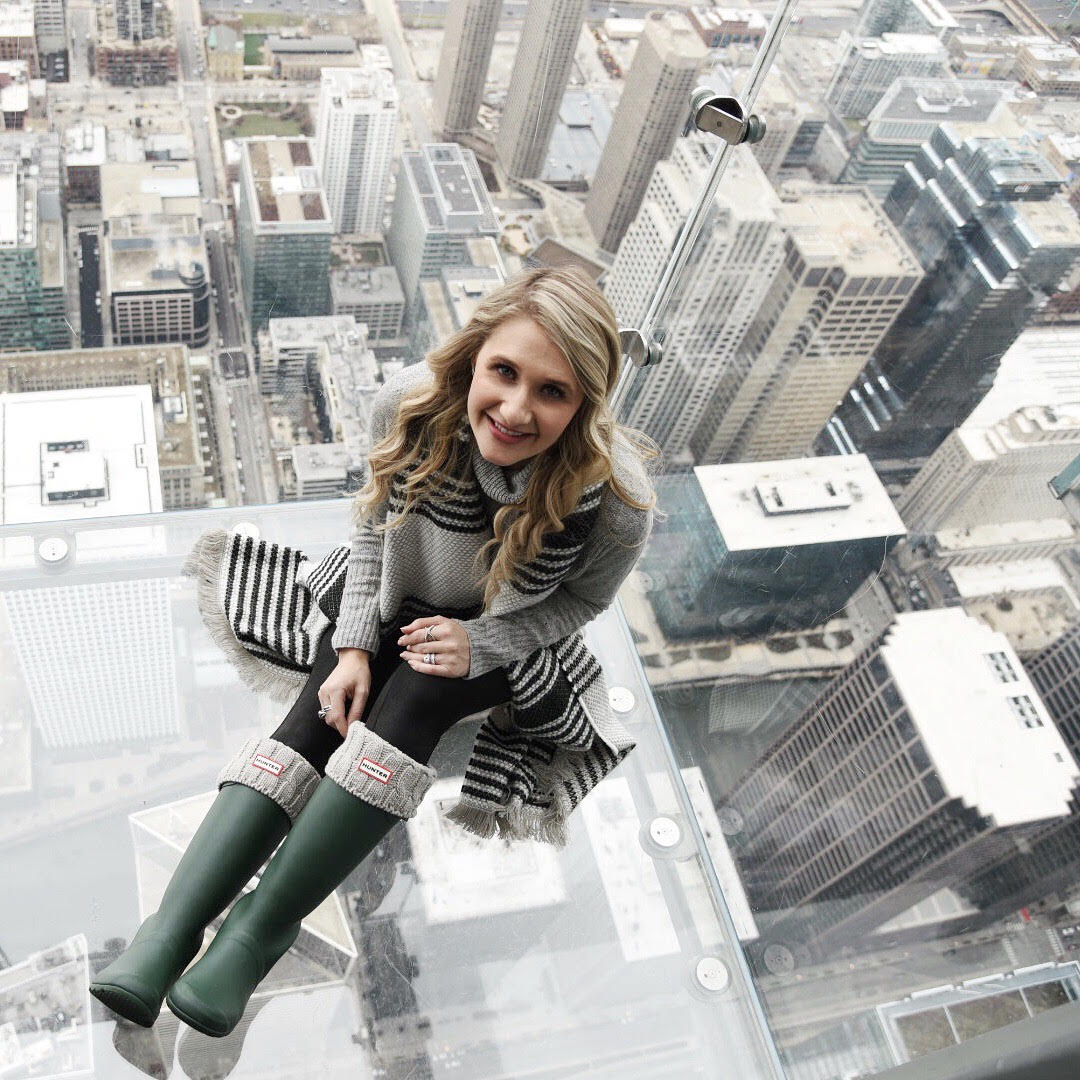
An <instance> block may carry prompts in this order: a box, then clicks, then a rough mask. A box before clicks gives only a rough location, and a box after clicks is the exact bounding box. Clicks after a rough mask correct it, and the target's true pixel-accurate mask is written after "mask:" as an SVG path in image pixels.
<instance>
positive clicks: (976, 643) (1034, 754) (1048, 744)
mask: <svg viewBox="0 0 1080 1080" xmlns="http://www.w3.org/2000/svg"><path fill="white" fill-rule="evenodd" d="M991 654H999V655H1000V656H1001V657H1003V658H1004V662H1007V664H1008V667H1009V668H1010V669H1011V671H1012V673H1013V674H1014V675H1015V678H1014V679H1011V680H1010V681H1007V682H1002V681H1001V680H1000V678H999V676H998V674H997V673H996V670H995V666H994V664H993V662H992V661H991ZM881 655H882V659H883V660H884V661H885V663H886V665H887V666H888V668H889V670H890V672H891V673H892V675H893V678H894V679H895V681H896V686H897V689H898V690H899V691H900V694H901V695H902V697H903V698H904V701H905V703H906V705H907V710H908V713H909V715H910V716H911V720H912V723H913V724H914V725H915V727H916V728H917V730H918V732H919V735H920V737H921V738H922V741H923V745H924V746H925V748H926V752H927V754H929V756H930V759H931V761H932V762H933V764H934V766H935V768H936V769H937V773H938V776H939V777H940V779H941V783H942V786H943V787H944V789H945V792H946V795H947V796H951V797H954V798H959V799H961V800H962V801H963V803H964V804H965V805H966V806H969V807H971V808H972V809H974V810H977V811H978V813H980V814H983V815H986V816H989V817H991V818H993V821H994V823H995V824H996V825H999V826H1005V825H1020V824H1023V823H1026V822H1034V821H1043V820H1046V819H1049V818H1056V817H1061V816H1063V815H1065V814H1068V813H1069V802H1070V796H1071V794H1072V791H1073V788H1074V787H1075V786H1076V785H1077V783H1078V782H1080V769H1078V768H1077V765H1076V761H1075V760H1074V759H1073V756H1072V754H1071V753H1070V752H1069V748H1068V746H1067V745H1066V744H1065V740H1064V739H1063V738H1062V736H1061V733H1060V732H1059V731H1058V729H1057V727H1056V726H1055V725H1054V722H1053V720H1052V719H1051V717H1050V714H1049V712H1048V711H1047V709H1046V706H1045V705H1044V704H1043V701H1042V699H1041V698H1040V697H1039V694H1038V691H1037V690H1036V689H1035V687H1034V686H1033V685H1032V682H1031V680H1030V679H1029V678H1028V676H1027V674H1026V672H1025V671H1024V668H1023V665H1022V664H1021V663H1020V660H1019V658H1018V657H1017V655H1016V653H1015V651H1014V650H1013V647H1012V645H1011V644H1010V643H1009V639H1008V638H1007V637H1006V636H1005V635H1004V634H1003V633H1000V632H999V631H996V630H991V629H990V627H988V626H987V625H986V624H985V623H983V622H981V621H980V620H979V619H976V618H974V617H973V616H971V615H968V614H967V612H965V611H964V610H963V608H960V607H951V608H940V609H935V610H932V611H908V612H901V613H899V614H898V615H897V616H896V621H895V623H894V624H893V626H892V628H891V629H890V631H889V634H888V637H887V639H886V641H885V644H884V645H883V646H882V649H881ZM1010 699H1011V700H1010Z"/></svg>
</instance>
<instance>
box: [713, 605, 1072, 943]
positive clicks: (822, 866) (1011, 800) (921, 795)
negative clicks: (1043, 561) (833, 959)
mask: <svg viewBox="0 0 1080 1080" xmlns="http://www.w3.org/2000/svg"><path fill="white" fill-rule="evenodd" d="M1078 783H1080V768H1078V766H1077V763H1076V761H1075V760H1074V759H1073V756H1072V754H1071V753H1070V752H1069V748H1068V746H1067V744H1066V741H1065V740H1064V739H1063V738H1062V736H1061V734H1060V733H1059V731H1058V729H1057V728H1056V727H1055V725H1054V723H1053V721H1052V719H1051V717H1050V714H1049V713H1048V711H1047V708H1046V706H1045V705H1044V704H1043V701H1042V699H1041V698H1040V696H1039V693H1038V691H1037V690H1036V689H1035V687H1034V685H1033V684H1032V682H1031V680H1030V679H1029V677H1028V676H1027V674H1026V672H1025V671H1024V668H1023V667H1022V666H1021V664H1020V661H1019V659H1018V658H1017V656H1016V653H1015V652H1014V650H1013V648H1012V646H1011V645H1010V644H1009V640H1008V638H1007V637H1006V636H1005V635H1004V634H1003V633H1001V632H1000V631H996V630H992V629H991V628H990V627H989V626H987V625H986V623H984V622H983V621H982V620H980V619H977V618H975V617H973V616H970V615H968V614H967V613H966V612H965V611H964V610H963V609H962V608H959V607H950V608H941V609H937V610H930V611H911V612H903V613H901V614H899V615H897V617H896V621H895V622H894V623H893V624H892V626H890V627H889V628H888V629H887V630H885V631H884V632H882V633H881V634H880V635H879V636H878V637H877V638H876V639H875V640H874V642H873V643H872V644H871V645H870V646H869V647H868V648H866V649H865V650H864V651H863V652H861V653H860V654H859V655H858V657H857V658H856V660H855V661H854V662H853V663H852V664H851V665H850V666H849V667H848V668H847V669H846V670H845V671H843V672H842V673H841V674H840V675H839V676H837V678H836V679H834V680H833V681H832V682H831V683H830V684H829V685H828V686H827V687H826V688H825V689H824V690H823V691H822V693H821V695H820V696H819V697H818V699H817V701H815V702H814V703H813V705H811V706H810V708H808V709H807V710H806V711H805V712H804V713H803V714H802V715H801V716H800V717H799V719H798V720H796V721H795V723H793V724H792V725H791V727H790V728H788V729H787V730H786V731H785V732H784V733H783V735H782V736H781V737H780V738H779V739H778V740H777V741H776V742H775V743H774V744H773V745H772V746H771V747H770V748H769V749H768V751H766V753H765V754H764V756H763V757H762V758H761V759H760V760H759V761H758V762H757V763H756V764H755V765H754V766H753V767H752V768H751V769H749V770H748V771H747V772H746V774H745V775H744V777H743V779H742V780H740V781H739V782H738V783H737V784H736V786H735V787H734V788H733V790H732V791H731V794H730V795H729V797H728V804H729V806H730V807H731V808H732V809H734V810H736V811H737V812H738V813H739V814H740V815H741V817H742V820H743V829H742V831H741V833H740V840H741V844H740V845H739V846H738V847H737V848H736V850H735V855H736V859H737V861H738V864H739V868H740V870H741V873H742V880H743V884H744V886H745V888H746V891H747V893H748V895H749V896H750V899H751V902H752V904H753V908H754V912H755V915H756V916H757V918H758V922H759V925H761V926H762V929H763V932H769V931H771V932H773V933H779V934H783V935H784V936H785V937H788V938H791V939H795V940H801V941H803V942H808V943H814V944H816V946H817V947H818V948H819V949H821V950H824V951H827V950H828V949H829V948H830V947H833V946H834V945H836V944H837V943H839V942H851V941H852V939H853V938H855V937H857V936H858V935H860V934H863V933H866V932H869V931H871V930H872V929H873V928H875V927H877V926H880V925H881V924H882V923H884V922H886V921H887V920H889V919H891V918H893V917H894V916H896V915H898V914H899V913H900V912H902V911H905V910H906V909H907V908H909V907H911V906H912V905H913V904H916V903H918V902H919V901H921V900H924V899H926V898H927V897H929V896H931V895H933V894H934V893H936V892H938V890H940V889H943V888H950V889H954V890H956V889H957V888H959V887H962V885H963V883H965V882H966V881H967V880H968V879H969V878H971V877H972V876H973V874H974V873H975V872H977V871H978V870H979V869H981V868H982V866H983V865H985V864H986V863H988V862H990V861H991V860H993V859H994V858H996V857H997V856H998V855H1000V853H1001V851H1002V850H1003V849H1004V848H1005V847H1006V846H1007V845H1008V844H1009V843H1010V842H1013V841H1021V842H1023V841H1025V840H1026V839H1027V838H1030V837H1031V836H1034V835H1037V834H1038V832H1039V831H1040V830H1041V829H1043V828H1045V827H1046V825H1047V824H1049V823H1051V822H1054V821H1061V820H1062V819H1064V818H1065V817H1066V816H1067V815H1068V814H1069V812H1070V804H1071V802H1072V800H1073V798H1074V794H1073V793H1074V790H1075V788H1076V786H1077V784H1078ZM766 927H767V929H766Z"/></svg>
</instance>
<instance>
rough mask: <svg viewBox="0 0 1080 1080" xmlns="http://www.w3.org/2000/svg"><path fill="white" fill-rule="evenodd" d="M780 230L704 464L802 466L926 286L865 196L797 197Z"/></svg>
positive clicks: (851, 192)
mask: <svg viewBox="0 0 1080 1080" xmlns="http://www.w3.org/2000/svg"><path fill="white" fill-rule="evenodd" d="M780 223H781V225H782V227H783V228H784V231H785V232H786V233H787V236H786V238H785V241H784V253H783V262H782V263H781V265H780V268H779V270H778V271H777V272H776V274H775V275H774V276H773V279H772V281H771V282H770V284H769V288H768V292H767V294H766V296H765V299H764V301H763V302H762V304H761V307H760V308H759V310H758V312H757V314H756V316H755V317H754V321H753V323H752V324H751V326H750V327H749V329H748V330H747V331H746V333H745V335H744V336H743V338H742V342H741V343H740V345H739V347H738V349H737V350H736V355H735V358H734V360H733V362H732V363H730V364H729V365H728V366H727V368H726V370H725V377H724V380H723V382H722V384H721V385H720V387H719V389H718V391H717V393H716V394H715V395H714V399H713V401H712V402H710V408H711V409H713V410H714V415H715V417H716V418H717V420H716V422H715V423H712V424H711V426H710V427H709V428H708V429H707V430H702V431H700V432H699V433H698V440H699V443H698V445H699V446H700V447H701V450H702V454H703V456H702V457H701V458H700V460H703V461H747V460H753V461H761V460H771V459H774V458H784V457H802V456H804V455H805V454H807V453H808V452H809V450H810V448H811V446H812V444H813V442H814V440H815V439H816V437H817V436H818V433H819V432H820V431H821V430H822V429H823V428H824V427H825V425H826V424H827V423H828V422H829V418H830V416H831V415H832V412H833V410H834V409H835V407H836V402H837V401H838V400H839V399H840V398H841V397H842V396H843V394H844V392H845V391H846V389H847V387H849V386H850V385H851V383H852V382H853V381H854V380H855V378H856V376H857V375H858V374H859V372H860V371H861V370H862V368H863V366H864V365H865V363H866V360H867V357H869V356H872V355H873V351H874V348H875V347H876V346H877V344H878V343H879V342H880V341H881V338H882V336H883V335H884V334H885V333H886V332H887V331H888V329H889V327H890V326H891V325H892V323H893V321H894V320H895V319H896V317H897V315H898V314H899V313H900V310H901V309H902V308H903V306H904V305H905V304H906V303H907V300H908V297H909V296H910V295H911V293H912V291H913V290H914V289H915V286H916V285H917V284H918V282H919V281H920V279H921V277H922V273H921V270H920V268H919V263H918V260H916V259H915V257H914V256H913V255H912V253H911V251H910V249H909V248H908V245H907V244H906V243H905V242H904V240H903V238H902V237H901V236H900V234H899V233H898V232H897V230H896V229H895V227H894V226H893V225H892V224H891V223H890V222H889V219H888V218H887V217H886V216H885V214H884V213H883V211H882V210H881V208H880V207H879V206H878V204H877V202H876V201H875V200H874V198H873V196H872V195H871V194H870V192H869V191H867V190H866V189H865V188H847V187H819V188H810V189H808V190H806V191H805V192H800V194H799V196H798V197H797V198H796V199H793V200H792V201H790V202H784V203H783V204H782V205H781V208H780ZM845 384H846V385H845Z"/></svg>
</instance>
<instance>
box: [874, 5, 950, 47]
mask: <svg viewBox="0 0 1080 1080" xmlns="http://www.w3.org/2000/svg"><path fill="white" fill-rule="evenodd" d="M958 25H959V24H958V23H957V21H956V19H955V18H954V17H953V15H952V14H951V13H950V12H949V11H948V9H947V8H946V7H945V6H944V5H943V4H942V3H941V2H940V0H868V3H866V4H864V5H863V9H862V18H861V19H860V20H859V27H858V30H857V31H856V33H857V34H858V35H859V36H860V37H880V36H881V35H882V34H933V35H934V36H935V37H938V38H942V39H944V37H945V35H946V34H947V33H948V32H949V31H950V30H955V29H956V28H957V26H958Z"/></svg>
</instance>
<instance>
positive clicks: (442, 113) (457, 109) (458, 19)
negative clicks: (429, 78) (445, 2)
mask: <svg viewBox="0 0 1080 1080" xmlns="http://www.w3.org/2000/svg"><path fill="white" fill-rule="evenodd" d="M501 13H502V0H450V5H449V8H448V9H447V12H446V29H445V30H444V31H443V40H442V54H441V56H440V57H439V72H438V74H437V75H436V76H435V89H434V93H433V94H432V104H433V106H434V110H435V127H436V129H437V130H438V131H439V132H440V134H441V137H442V138H443V139H445V140H446V141H447V142H453V141H454V140H455V139H456V138H457V137H458V136H459V135H462V134H464V133H465V132H467V131H468V130H469V129H470V128H471V127H472V126H473V124H475V123H476V114H477V112H478V110H479V108H480V101H481V98H482V97H483V95H484V80H485V79H486V78H487V69H488V63H489V62H490V60H491V47H492V45H493V44H494V43H495V31H496V30H497V29H498V28H499V15H500V14H501Z"/></svg>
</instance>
